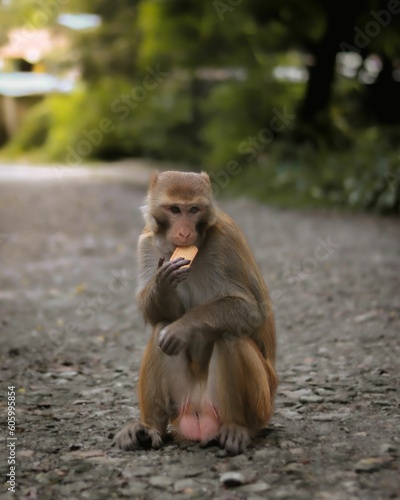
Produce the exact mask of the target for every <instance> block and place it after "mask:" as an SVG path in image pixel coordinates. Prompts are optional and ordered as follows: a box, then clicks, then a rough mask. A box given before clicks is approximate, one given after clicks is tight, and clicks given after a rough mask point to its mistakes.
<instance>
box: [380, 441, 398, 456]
mask: <svg viewBox="0 0 400 500" xmlns="http://www.w3.org/2000/svg"><path fill="white" fill-rule="evenodd" d="M396 452H397V448H396V446H393V445H392V444H388V443H385V444H382V445H381V447H380V448H379V454H380V455H390V454H395V453H396Z"/></svg>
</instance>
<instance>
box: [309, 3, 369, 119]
mask: <svg viewBox="0 0 400 500" xmlns="http://www.w3.org/2000/svg"><path fill="white" fill-rule="evenodd" d="M364 5H365V2H364V1H363V0H351V1H348V0H339V1H333V2H327V3H326V16H327V24H326V30H325V33H324V35H323V36H322V38H321V40H320V42H319V45H318V46H317V48H316V50H315V53H314V56H315V64H314V65H313V66H312V67H311V68H310V70H309V79H308V84H307V89H306V92H305V96H304V100H303V104H302V106H301V109H300V120H301V121H303V122H305V123H307V124H310V125H315V124H316V120H317V118H318V117H319V116H323V115H324V114H325V113H326V111H327V108H328V105H329V102H330V97H331V90H332V85H333V82H334V79H335V62H336V54H337V53H338V52H339V51H340V44H341V43H343V42H347V43H349V44H351V45H352V43H351V42H352V39H353V34H354V29H353V28H354V27H355V23H356V19H357V16H358V15H359V13H360V12H361V10H362V8H363V6H364Z"/></svg>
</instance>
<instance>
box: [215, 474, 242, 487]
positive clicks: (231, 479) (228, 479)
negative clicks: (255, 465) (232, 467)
mask: <svg viewBox="0 0 400 500" xmlns="http://www.w3.org/2000/svg"><path fill="white" fill-rule="evenodd" d="M220 481H221V483H223V484H224V485H225V486H228V487H229V488H233V487H235V486H240V485H242V484H245V483H246V479H245V477H244V474H242V473H241V472H225V474H222V475H221V477H220Z"/></svg>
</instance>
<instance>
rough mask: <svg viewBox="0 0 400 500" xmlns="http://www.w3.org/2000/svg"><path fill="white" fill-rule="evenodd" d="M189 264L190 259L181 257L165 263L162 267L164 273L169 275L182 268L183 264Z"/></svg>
mask: <svg viewBox="0 0 400 500" xmlns="http://www.w3.org/2000/svg"><path fill="white" fill-rule="evenodd" d="M188 264H190V260H187V259H184V258H183V257H179V258H177V259H175V260H172V261H170V262H166V263H165V264H163V266H162V268H161V270H162V274H163V275H164V276H165V277H167V276H169V275H170V274H171V273H173V272H174V271H176V270H177V269H180V268H181V267H182V266H187V265H188Z"/></svg>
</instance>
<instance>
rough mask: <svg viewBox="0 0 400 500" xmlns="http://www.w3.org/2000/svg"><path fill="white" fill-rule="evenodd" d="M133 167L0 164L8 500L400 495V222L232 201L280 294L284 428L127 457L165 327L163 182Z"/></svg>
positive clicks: (278, 424) (279, 418)
mask: <svg viewBox="0 0 400 500" xmlns="http://www.w3.org/2000/svg"><path fill="white" fill-rule="evenodd" d="M37 172H39V171H38V170H37ZM41 172H42V171H41ZM107 172H109V169H108V170H107ZM126 172H128V173H127V175H117V176H113V175H112V174H107V175H101V170H99V171H98V173H97V174H96V175H82V176H79V175H76V176H74V175H64V176H62V177H61V178H59V177H57V176H56V175H55V174H54V172H53V174H52V175H48V174H47V173H46V172H45V173H44V175H42V174H43V172H42V173H41V174H40V175H39V173H38V174H35V173H33V174H32V175H31V176H30V180H27V177H26V175H25V174H21V175H20V176H18V175H15V174H10V170H9V169H7V168H6V167H3V168H0V262H1V268H0V283H1V285H0V347H1V359H0V369H1V371H0V374H1V377H0V378H1V393H0V398H1V400H0V401H1V421H2V427H1V428H2V432H1V436H0V438H1V441H2V443H1V449H2V452H1V453H2V457H1V471H2V478H3V481H4V484H3V485H2V488H3V490H2V492H1V493H3V494H4V496H3V497H2V498H6V499H11V498H13V499H14V498H18V499H21V498H26V499H36V498H37V499H40V500H47V499H62V498H65V499H68V500H73V499H93V500H101V499H105V500H106V499H107V500H108V499H111V498H144V499H158V498H162V499H168V498H172V497H173V498H216V499H226V500H228V499H256V498H268V499H290V500H292V499H304V500H309V499H319V500H331V499H332V500H341V499H343V500H344V499H346V500H347V499H362V500H368V499H389V498H400V471H399V454H400V435H399V429H400V408H399V401H400V397H399V379H400V377H399V371H400V370H399V359H400V333H399V332H400V293H399V292H400V266H399V256H400V231H399V221H398V220H395V219H382V218H377V217H374V216H368V215H343V214H333V213H323V212H313V211H303V212H295V211H283V210H277V209H272V208H268V207H265V206H261V205H258V204H256V203H253V202H250V201H244V200H232V201H229V202H226V201H225V202H223V203H222V202H221V203H220V205H221V206H222V208H224V209H225V210H226V211H227V212H228V213H229V214H231V215H232V216H233V217H234V218H235V219H236V220H237V221H238V223H239V224H240V225H241V226H242V228H243V229H244V231H245V233H246V235H247V236H248V239H249V241H250V244H251V246H252V247H253V249H254V252H255V255H256V259H257V261H258V262H259V264H260V267H261V269H262V272H263V274H264V276H265V278H266V281H267V283H268V286H269V288H270V291H271V294H272V296H273V299H274V304H275V311H276V317H277V331H278V343H279V346H278V349H279V352H278V363H277V368H278V372H279V378H280V386H279V392H278V398H277V402H276V411H275V415H274V417H273V420H272V422H271V424H270V425H269V427H268V429H266V430H265V432H263V435H262V436H260V437H259V438H258V439H257V440H256V442H255V444H254V447H253V448H251V449H249V450H248V452H247V453H245V454H244V455H240V456H237V457H234V458H232V457H227V456H225V453H224V452H223V451H221V450H219V448H217V447H212V448H208V449H205V450H203V449H200V448H199V447H198V446H197V445H192V444H189V443H185V444H183V445H182V446H177V445H175V444H170V445H167V446H166V447H165V448H164V449H162V450H160V451H139V452H136V453H127V452H122V451H120V450H117V449H115V448H113V447H111V443H112V437H113V435H114V433H115V432H116V431H117V430H118V429H119V428H120V427H121V426H122V424H123V423H124V422H125V421H126V420H127V419H128V418H129V417H131V416H132V415H133V416H137V415H138V407H137V400H136V396H135V387H136V383H137V377H138V368H139V363H140V358H141V355H142V352H143V349H144V347H145V344H146V339H147V338H148V334H149V331H148V329H146V328H145V327H144V325H143V322H142V320H141V318H140V317H139V314H138V311H137V309H136V306H135V301H134V296H135V286H136V277H135V268H136V267H135V256H136V242H137V238H138V236H139V233H140V231H141V228H142V216H141V214H140V211H139V207H140V206H141V204H142V202H143V197H144V188H143V186H144V185H145V183H146V180H147V177H148V174H147V171H145V170H143V169H138V170H134V169H133V170H129V171H128V170H126ZM10 386H11V387H15V389H10V392H8V387H10ZM13 391H14V392H15V398H16V399H15V403H16V432H15V436H10V431H9V429H7V407H6V405H7V394H8V393H9V394H10V401H12V393H13ZM15 437H16V438H17V439H16V440H15V439H14V438H15ZM8 438H12V439H8ZM7 444H9V445H10V446H8V447H7ZM13 444H14V445H15V449H14V448H13ZM14 451H15V453H16V464H15V470H13V469H11V467H13V465H12V463H8V460H9V459H10V460H11V462H12V459H13V453H14ZM229 472H236V473H237V474H236V475H233V476H232V474H231V475H229V474H228V476H226V473H229ZM7 474H9V475H8V476H7ZM229 478H231V479H229ZM235 478H236V479H235ZM7 480H8V481H9V482H8V483H7V482H6V481H7ZM12 481H15V490H16V493H15V494H13V493H12V492H8V493H7V488H10V487H11V486H12V484H13V483H12ZM1 493H0V495H1Z"/></svg>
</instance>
